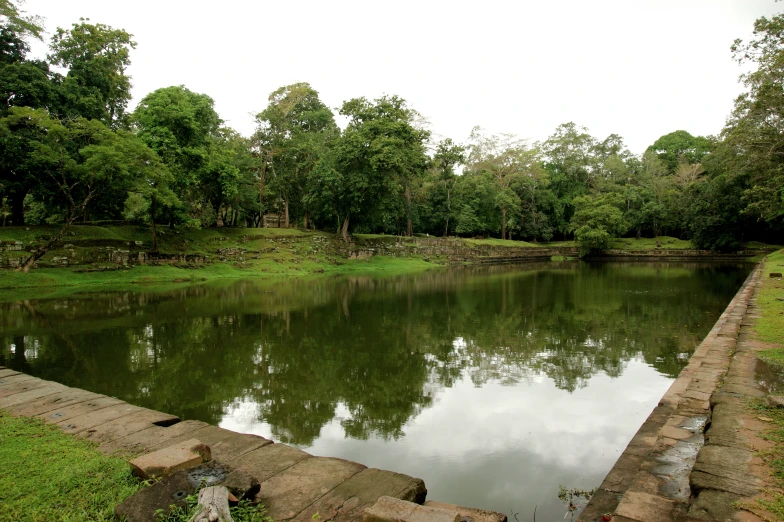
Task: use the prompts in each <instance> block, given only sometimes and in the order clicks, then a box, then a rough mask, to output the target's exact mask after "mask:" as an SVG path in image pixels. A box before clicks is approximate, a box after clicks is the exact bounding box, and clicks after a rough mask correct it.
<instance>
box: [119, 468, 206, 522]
mask: <svg viewBox="0 0 784 522" xmlns="http://www.w3.org/2000/svg"><path fill="white" fill-rule="evenodd" d="M195 492H196V486H193V485H192V484H191V483H190V482H189V481H188V475H187V474H186V473H185V472H184V471H182V472H179V473H175V474H173V475H171V476H168V477H165V478H163V479H162V480H159V481H157V482H155V483H154V484H153V485H152V486H150V487H148V488H143V489H140V490H139V491H138V492H137V493H136V494H134V495H132V496H130V497H128V498H126V499H125V500H123V502H122V503H121V504H120V505H119V506H117V507H116V508H115V509H114V514H115V516H116V518H117V520H125V521H126V522H150V521H151V520H156V518H155V511H156V510H158V509H163V510H164V512H165V513H168V511H169V507H170V506H178V507H184V506H185V497H187V496H188V495H192V494H193V493H195Z"/></svg>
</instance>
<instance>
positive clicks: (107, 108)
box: [48, 18, 136, 128]
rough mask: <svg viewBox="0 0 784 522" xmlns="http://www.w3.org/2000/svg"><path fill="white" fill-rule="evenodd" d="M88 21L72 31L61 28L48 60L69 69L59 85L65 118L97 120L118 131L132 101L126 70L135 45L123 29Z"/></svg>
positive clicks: (82, 22)
mask: <svg viewBox="0 0 784 522" xmlns="http://www.w3.org/2000/svg"><path fill="white" fill-rule="evenodd" d="M88 22H89V20H87V19H84V18H82V19H80V23H78V24H73V26H72V27H71V29H70V30H65V29H62V28H59V27H58V28H57V31H56V32H55V34H54V36H53V37H52V42H51V45H50V48H51V53H50V54H49V56H48V58H49V61H50V63H51V64H52V65H56V66H60V67H64V68H66V69H68V73H67V74H66V76H65V78H64V79H63V81H62V84H61V86H60V90H61V96H62V98H63V100H62V105H63V109H62V110H63V113H64V116H66V117H74V116H81V117H84V118H87V119H96V120H100V121H101V122H103V123H104V125H107V126H108V127H112V128H116V127H118V126H120V125H121V124H122V123H123V119H124V116H125V110H126V108H127V106H128V102H129V101H130V99H131V77H130V76H128V75H127V73H126V71H127V69H128V67H129V66H130V64H131V59H130V50H131V49H135V48H136V42H134V41H133V40H132V38H133V36H132V35H130V34H128V33H127V32H126V31H124V30H122V29H114V28H112V27H109V26H108V25H104V24H90V23H88Z"/></svg>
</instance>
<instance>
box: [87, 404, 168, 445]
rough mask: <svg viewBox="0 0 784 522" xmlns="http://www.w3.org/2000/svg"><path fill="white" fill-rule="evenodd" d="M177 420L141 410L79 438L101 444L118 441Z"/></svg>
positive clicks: (98, 427)
mask: <svg viewBox="0 0 784 522" xmlns="http://www.w3.org/2000/svg"><path fill="white" fill-rule="evenodd" d="M179 420H180V419H179V418H178V417H175V416H174V415H169V414H167V413H160V412H157V411H154V410H142V411H140V412H138V413H133V414H131V415H128V416H127V417H121V418H119V419H115V420H113V421H109V422H106V423H104V424H101V425H100V426H96V427H94V428H90V429H89V430H86V431H83V432H81V433H80V434H79V436H81V437H84V438H86V439H88V440H91V441H94V442H97V443H101V442H108V441H111V440H115V439H119V438H122V437H126V436H128V435H132V434H134V433H136V432H137V431H141V430H144V429H147V428H150V427H152V426H153V425H154V424H155V423H168V424H175V423H177V422H179Z"/></svg>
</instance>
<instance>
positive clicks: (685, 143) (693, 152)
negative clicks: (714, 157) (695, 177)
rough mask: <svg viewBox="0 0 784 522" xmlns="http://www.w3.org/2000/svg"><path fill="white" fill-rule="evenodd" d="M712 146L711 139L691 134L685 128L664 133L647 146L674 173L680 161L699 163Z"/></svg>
mask: <svg viewBox="0 0 784 522" xmlns="http://www.w3.org/2000/svg"><path fill="white" fill-rule="evenodd" d="M712 148H713V146H712V144H711V141H710V140H709V139H708V138H704V137H702V136H696V137H695V136H692V135H691V134H689V133H688V132H686V131H685V130H677V131H675V132H671V133H669V134H665V135H664V136H662V137H660V138H659V139H657V140H656V141H654V142H653V145H651V146H650V147H648V152H653V153H655V154H656V156H657V157H658V158H659V160H661V161H662V162H663V163H664V165H666V167H667V169H668V170H669V171H670V172H671V173H674V172H675V171H676V170H677V169H678V165H679V164H680V163H681V162H686V163H689V164H695V163H701V162H702V160H703V158H704V157H705V156H706V155H707V154H708V153H709V152H710V151H711V149H712Z"/></svg>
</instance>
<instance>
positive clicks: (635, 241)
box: [612, 236, 694, 250]
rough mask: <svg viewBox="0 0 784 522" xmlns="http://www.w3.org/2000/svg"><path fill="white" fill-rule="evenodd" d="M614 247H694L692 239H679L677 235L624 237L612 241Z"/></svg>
mask: <svg viewBox="0 0 784 522" xmlns="http://www.w3.org/2000/svg"><path fill="white" fill-rule="evenodd" d="M612 248H617V249H619V250H656V249H657V248H660V249H662V250H675V249H677V250H685V249H689V248H694V246H693V245H692V244H691V241H686V240H683V239H678V238H677V237H670V236H659V237H641V238H633V237H630V238H622V239H616V240H614V241H613V242H612Z"/></svg>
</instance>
